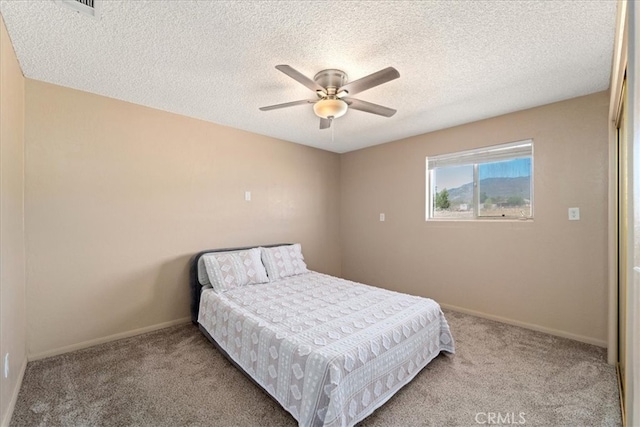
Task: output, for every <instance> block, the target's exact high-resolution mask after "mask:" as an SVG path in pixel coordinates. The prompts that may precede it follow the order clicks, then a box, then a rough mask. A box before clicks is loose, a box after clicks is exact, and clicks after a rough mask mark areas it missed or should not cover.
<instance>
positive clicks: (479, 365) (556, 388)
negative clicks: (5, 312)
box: [11, 310, 621, 427]
mask: <svg viewBox="0 0 640 427" xmlns="http://www.w3.org/2000/svg"><path fill="white" fill-rule="evenodd" d="M445 315H446V317H447V319H448V321H449V324H450V326H451V330H452V333H453V336H454V338H455V340H456V354H455V355H453V356H449V355H444V354H441V355H440V356H438V357H437V358H436V359H435V360H434V361H433V362H431V363H430V364H429V365H428V366H427V367H426V368H425V369H424V370H423V371H422V372H420V373H419V374H418V375H417V376H416V378H415V379H414V380H413V381H412V382H411V383H409V384H408V385H407V386H405V387H404V388H403V389H401V390H400V391H399V392H398V393H397V394H396V395H395V396H394V397H393V398H391V400H389V401H388V402H387V403H386V404H385V405H383V406H382V407H381V408H379V409H378V410H376V411H375V412H374V413H373V414H372V415H371V416H370V417H368V418H366V419H365V420H364V421H363V422H362V423H360V424H359V426H361V427H365V426H366V427H373V426H477V425H497V424H499V425H526V426H618V425H620V424H621V418H620V405H619V400H618V389H617V384H616V373H615V369H614V367H613V366H610V365H607V363H606V350H605V349H603V348H599V347H595V346H592V345H588V344H583V343H579V342H576V341H572V340H568V339H564V338H558V337H554V336H551V335H547V334H543V333H540V332H535V331H531V330H527V329H523V328H519V327H516V326H511V325H506V324H502V323H499V322H494V321H491V320H486V319H481V318H478V317H474V316H469V315H466V314H461V313H457V312H453V311H448V310H447V311H445ZM295 425H297V423H296V421H295V420H294V419H293V418H292V417H291V416H290V415H289V414H288V413H287V412H286V411H285V410H284V409H282V408H281V407H280V406H279V405H278V404H277V403H276V402H275V401H274V400H273V399H271V398H270V397H268V396H267V395H266V394H265V393H264V392H263V391H262V390H260V389H259V388H258V387H257V386H255V385H254V384H253V383H252V382H251V381H250V380H249V379H247V378H246V377H245V376H244V375H243V374H242V373H241V372H240V371H238V370H237V369H236V368H235V367H234V366H233V365H231V363H229V361H227V360H226V359H225V358H224V357H223V356H222V355H221V354H220V353H219V352H218V350H217V349H216V348H215V347H214V346H213V344H211V343H210V342H209V341H208V340H207V339H206V338H205V337H204V336H203V335H202V334H201V333H200V331H199V330H198V328H197V327H196V326H194V325H181V326H175V327H171V328H167V329H163V330H160V331H156V332H152V333H148V334H144V335H140V336H137V337H133V338H128V339H124V340H120V341H116V342H111V343H107V344H103V345H99V346H95V347H92V348H89V349H85V350H80V351H75V352H73V353H67V354H63V355H60V356H56V357H52V358H49V359H45V360H40V361H36V362H30V363H29V364H28V365H27V370H26V373H25V376H24V380H23V384H22V388H21V390H20V394H19V396H18V401H17V404H16V407H15V411H14V414H13V418H12V420H11V426H172V427H173V426H295Z"/></svg>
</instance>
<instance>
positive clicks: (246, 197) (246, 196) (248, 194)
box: [244, 191, 251, 202]
mask: <svg viewBox="0 0 640 427" xmlns="http://www.w3.org/2000/svg"><path fill="white" fill-rule="evenodd" d="M244 200H245V201H247V202H250V201H251V191H245V192H244Z"/></svg>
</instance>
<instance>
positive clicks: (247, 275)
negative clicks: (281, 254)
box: [202, 248, 269, 292]
mask: <svg viewBox="0 0 640 427" xmlns="http://www.w3.org/2000/svg"><path fill="white" fill-rule="evenodd" d="M202 258H203V259H204V266H205V269H206V270H207V275H208V276H209V282H211V286H213V289H214V290H215V291H216V292H225V291H228V290H230V289H234V288H238V287H240V286H245V285H253V284H256V283H266V282H268V281H269V278H268V277H267V272H266V271H265V269H264V265H262V261H261V260H260V249H258V248H253V249H248V250H246V251H236V252H215V253H210V254H206V255H203V256H202Z"/></svg>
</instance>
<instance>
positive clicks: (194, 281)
mask: <svg viewBox="0 0 640 427" xmlns="http://www.w3.org/2000/svg"><path fill="white" fill-rule="evenodd" d="M290 244H291V243H276V244H272V245H258V246H247V247H242V248H224V249H208V250H206V251H202V252H198V253H197V254H195V255H194V256H193V258H191V268H190V269H189V287H190V288H191V321H192V322H193V323H194V324H197V323H198V310H199V309H200V293H201V292H202V285H201V284H200V282H199V281H198V261H199V260H200V258H201V257H202V255H205V254H209V253H212V252H227V251H242V250H245V249H252V248H257V247H260V246H262V247H263V248H273V247H275V246H283V245H290Z"/></svg>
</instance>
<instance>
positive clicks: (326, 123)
mask: <svg viewBox="0 0 640 427" xmlns="http://www.w3.org/2000/svg"><path fill="white" fill-rule="evenodd" d="M330 127H331V119H323V118H320V129H329V128H330Z"/></svg>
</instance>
